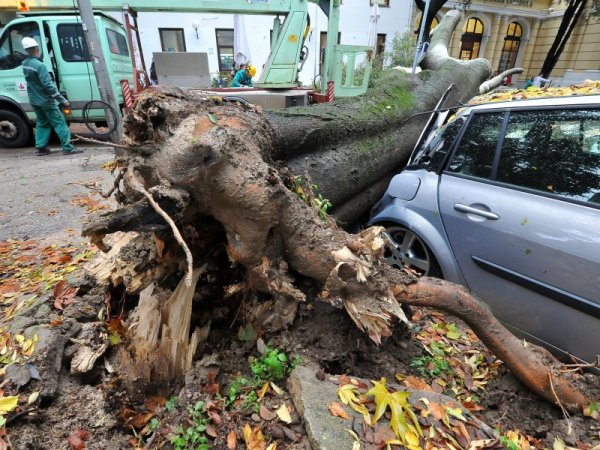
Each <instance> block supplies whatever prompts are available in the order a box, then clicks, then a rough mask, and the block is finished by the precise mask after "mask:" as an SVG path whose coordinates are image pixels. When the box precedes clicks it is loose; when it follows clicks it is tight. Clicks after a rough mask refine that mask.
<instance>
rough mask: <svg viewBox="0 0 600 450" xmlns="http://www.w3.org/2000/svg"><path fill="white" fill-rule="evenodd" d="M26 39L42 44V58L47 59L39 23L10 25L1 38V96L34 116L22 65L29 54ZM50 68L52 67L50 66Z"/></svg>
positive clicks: (20, 22)
mask: <svg viewBox="0 0 600 450" xmlns="http://www.w3.org/2000/svg"><path fill="white" fill-rule="evenodd" d="M24 37H31V38H33V39H35V40H36V41H37V42H38V43H39V44H40V49H41V52H42V55H41V56H42V58H47V51H46V46H45V45H42V43H45V36H44V34H43V31H42V29H41V28H40V25H39V23H38V22H37V21H34V20H31V21H19V22H17V23H12V24H9V25H8V26H7V27H6V28H5V29H4V32H3V33H2V38H0V96H3V97H8V98H9V99H11V100H13V101H14V102H16V103H18V104H19V105H21V107H22V109H23V110H24V111H25V112H28V113H31V114H30V117H35V116H34V115H33V109H32V108H31V105H30V104H29V97H28V96H27V84H26V83H25V76H24V75H23V69H22V68H21V63H22V62H23V61H24V60H25V58H27V56H28V55H27V52H26V51H25V49H24V48H23V46H22V45H21V40H22V39H23V38H24ZM49 67H50V66H49Z"/></svg>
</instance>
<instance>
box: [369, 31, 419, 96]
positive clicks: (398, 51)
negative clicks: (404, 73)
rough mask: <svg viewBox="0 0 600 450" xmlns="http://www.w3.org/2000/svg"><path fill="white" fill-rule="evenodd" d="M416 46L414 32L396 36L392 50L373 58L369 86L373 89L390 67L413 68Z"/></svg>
mask: <svg viewBox="0 0 600 450" xmlns="http://www.w3.org/2000/svg"><path fill="white" fill-rule="evenodd" d="M416 46H417V39H416V37H415V35H414V34H413V33H412V32H410V31H407V32H405V33H402V34H400V33H396V34H394V37H393V39H392V44H391V46H390V50H389V51H385V52H383V53H382V54H380V55H377V56H376V57H375V58H373V61H372V64H371V78H370V79H369V86H370V87H372V86H373V85H374V83H375V82H376V81H377V80H378V79H379V78H380V77H381V75H382V74H383V72H384V71H385V69H387V68H389V67H397V66H402V67H412V64H413V60H414V58H415V49H416Z"/></svg>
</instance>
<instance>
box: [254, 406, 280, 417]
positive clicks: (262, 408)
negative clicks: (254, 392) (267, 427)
mask: <svg viewBox="0 0 600 450" xmlns="http://www.w3.org/2000/svg"><path fill="white" fill-rule="evenodd" d="M258 413H259V415H260V417H261V418H262V419H263V420H273V419H274V418H275V417H277V413H276V412H274V411H270V410H269V409H268V408H267V407H266V406H265V405H260V409H259V411H258Z"/></svg>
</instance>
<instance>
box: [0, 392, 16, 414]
mask: <svg viewBox="0 0 600 450" xmlns="http://www.w3.org/2000/svg"><path fill="white" fill-rule="evenodd" d="M18 403H19V397H18V396H13V397H1V398H0V414H6V413H8V412H11V411H12V410H14V409H15V408H16V407H17V404H18Z"/></svg>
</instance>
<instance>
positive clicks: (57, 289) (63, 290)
mask: <svg viewBox="0 0 600 450" xmlns="http://www.w3.org/2000/svg"><path fill="white" fill-rule="evenodd" d="M77 291H79V288H78V287H69V286H68V284H67V282H66V281H65V280H62V281H59V282H58V284H57V285H56V286H54V290H53V291H52V292H53V294H54V307H55V308H56V309H59V310H61V311H62V310H63V309H64V307H65V306H68V305H70V304H71V303H73V302H74V301H75V298H74V297H75V295H77Z"/></svg>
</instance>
